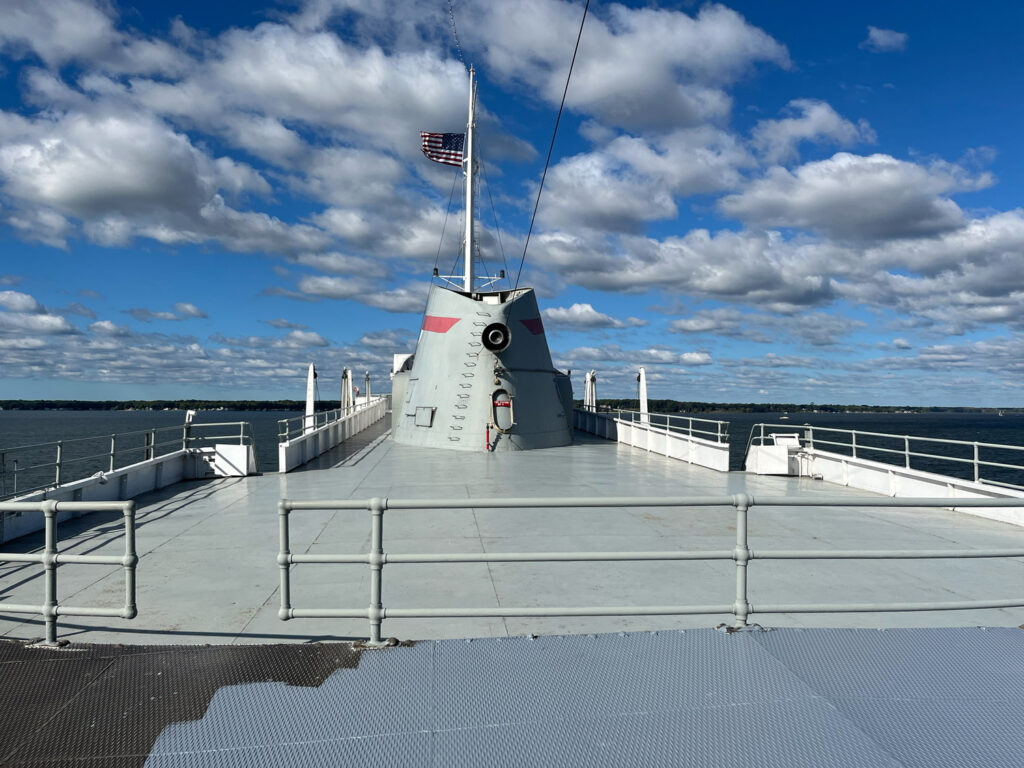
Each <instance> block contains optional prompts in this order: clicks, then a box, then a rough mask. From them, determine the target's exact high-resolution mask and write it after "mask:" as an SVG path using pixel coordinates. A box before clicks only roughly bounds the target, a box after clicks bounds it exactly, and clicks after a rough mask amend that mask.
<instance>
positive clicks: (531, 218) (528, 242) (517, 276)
mask: <svg viewBox="0 0 1024 768" xmlns="http://www.w3.org/2000/svg"><path fill="white" fill-rule="evenodd" d="M588 8H590V0H587V4H586V5H585V6H584V7H583V18H582V19H580V31H579V34H577V35H576V47H575V48H573V50H572V61H571V62H570V63H569V74H568V75H566V78H565V90H563V91H562V103H561V105H559V107H558V117H556V118H555V130H554V131H552V132H551V145H550V146H549V147H548V157H547V159H546V160H545V161H544V173H542V174H541V177H540V187H539V188H538V189H537V200H536V202H535V203H534V204H533V215H532V216H531V217H530V229H529V231H528V232H527V233H526V243H524V244H523V257H522V258H521V259H520V260H519V274H517V275H516V285H515V287H516V288H518V287H519V278H521V277H522V276H523V264H524V263H525V262H526V249H527V248H529V247H530V235H532V234H533V223H534V221H535V220H536V219H537V207H538V206H539V205H540V193H541V192H543V191H544V179H545V178H547V175H548V165H549V164H550V163H551V152H552V150H553V149H554V148H555V136H557V135H558V123H559V122H560V121H561V119H562V110H563V109H564V108H565V95H566V94H567V93H568V92H569V80H570V79H572V68H573V65H575V64H576V53H577V52H578V51H579V49H580V38H581V37H583V24H584V22H586V20H587V9H588Z"/></svg>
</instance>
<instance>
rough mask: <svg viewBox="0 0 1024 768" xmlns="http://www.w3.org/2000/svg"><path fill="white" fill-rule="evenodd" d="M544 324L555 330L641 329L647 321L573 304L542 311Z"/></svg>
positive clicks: (586, 305)
mask: <svg viewBox="0 0 1024 768" xmlns="http://www.w3.org/2000/svg"><path fill="white" fill-rule="evenodd" d="M541 315H542V316H543V317H544V322H545V324H546V325H549V326H551V327H553V328H578V329H592V328H640V327H643V326H645V325H647V324H648V323H647V321H646V320H641V319H640V318H638V317H627V318H626V319H625V320H619V319H618V318H615V317H612V316H611V315H606V314H604V313H603V312H598V311H597V310H596V309H594V307H593V306H592V305H591V304H573V305H572V306H571V307H551V308H549V309H544V310H541Z"/></svg>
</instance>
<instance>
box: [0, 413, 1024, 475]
mask: <svg viewBox="0 0 1024 768" xmlns="http://www.w3.org/2000/svg"><path fill="white" fill-rule="evenodd" d="M299 415H301V414H300V413H298V412H296V411H200V412H199V413H198V414H197V415H196V424H197V425H202V424H211V423H215V422H248V423H250V424H251V425H252V431H253V434H254V436H255V442H256V448H257V460H258V462H259V467H260V470H261V471H263V472H273V471H276V470H277V433H278V425H277V422H278V420H279V419H288V418H294V417H296V416H299ZM782 415H783V414H778V413H751V414H745V413H741V414H737V413H722V414H706V413H705V414H695V418H704V419H720V420H722V421H727V422H729V434H730V467H731V468H732V469H735V470H739V469H742V465H743V456H744V452H745V450H746V446H747V441H748V438H749V435H750V431H751V428H752V427H753V426H754V425H755V424H758V423H762V422H764V423H774V424H778V425H784V429H785V430H787V431H789V430H791V431H802V430H803V429H805V427H804V425H810V426H812V427H820V428H824V427H830V428H835V429H856V430H862V431H867V432H880V433H886V434H894V435H910V436H919V437H933V438H943V439H953V440H963V441H967V442H975V441H977V442H982V443H996V444H1002V445H1018V446H1024V414H1018V413H1009V414H1006V415H1005V416H999V415H997V414H968V413H926V414H902V413H849V414H842V413H801V412H794V413H790V414H788V416H789V418H788V420H781V416H782ZM184 419H185V415H184V412H183V411H0V451H6V456H5V457H4V461H5V462H6V470H7V472H6V475H7V479H8V483H7V485H8V487H7V488H6V492H7V493H9V492H10V491H11V487H10V475H11V469H12V462H13V459H14V458H15V457H17V458H18V460H19V476H20V478H21V479H20V480H19V487H20V488H21V489H22V490H24V489H25V488H26V485H27V484H29V482H30V479H31V477H33V476H35V477H36V478H37V481H38V484H42V483H44V482H52V474H53V469H52V467H45V468H41V469H38V470H34V471H31V472H30V471H29V470H28V469H27V467H29V466H31V465H33V464H49V463H51V462H53V460H54V458H55V455H54V454H55V450H54V447H53V446H52V445H48V446H45V447H42V448H39V449H35V450H33V451H28V452H25V451H18V452H12V451H9V450H8V449H10V448H13V447H16V446H25V445H32V444H40V443H52V442H54V441H57V440H64V441H73V440H76V439H77V438H95V439H93V440H85V441H76V442H66V443H65V446H64V449H63V450H64V460H65V462H66V466H67V470H66V471H68V472H70V473H72V474H71V476H72V477H84V476H87V475H89V474H92V473H94V472H97V471H100V470H104V469H107V468H108V466H109V456H108V455H107V454H108V452H109V444H110V435H111V434H114V433H117V434H125V433H138V434H135V435H132V436H129V437H125V438H123V439H119V443H118V457H117V466H123V465H125V464H128V463H131V462H132V461H138V460H140V459H141V458H142V455H143V444H144V435H143V434H141V431H144V430H150V429H154V428H170V427H181V425H182V424H183V423H184ZM195 431H196V433H197V434H202V433H206V434H214V433H216V434H229V433H230V434H232V435H236V434H237V427H232V428H230V429H228V428H224V429H221V428H201V427H197V428H196V430H195ZM772 431H782V430H779V429H773V430H772ZM157 435H158V437H157V442H158V447H157V453H165V452H167V451H169V450H173V449H176V448H177V447H180V442H181V433H180V431H178V430H171V429H168V430H166V431H162V432H158V433H157ZM819 439H835V440H840V439H841V438H838V437H831V436H829V435H827V433H818V432H816V433H815V441H816V442H817V441H818V440H819ZM842 439H846V438H842ZM161 442H166V445H165V446H160V445H159V443H161ZM876 444H877V445H881V446H882V447H888V448H891V449H892V450H899V451H902V450H903V447H904V443H903V440H902V438H900V439H898V440H890V441H878V442H876ZM822 447H824V446H822ZM840 450H841V449H840ZM911 450H913V451H917V452H920V453H933V454H935V455H940V456H949V455H957V456H962V457H967V458H970V456H971V455H972V453H973V449H972V448H971V447H970V446H964V447H962V448H959V449H957V448H954V447H951V446H941V445H929V444H926V443H915V444H914V445H913V446H912V448H911ZM843 452H847V453H848V452H849V450H846V451H843ZM858 455H865V456H867V457H868V458H879V459H883V458H885V456H884V455H882V454H874V455H872V454H871V452H870V450H869V449H865V448H863V447H862V446H860V447H859V449H858ZM82 457H92V458H84V459H83V458H82ZM981 458H982V459H983V460H988V461H996V462H999V463H1014V464H1018V465H1019V464H1022V463H1024V453H1017V454H1016V455H1014V454H1012V453H1010V452H1001V453H1000V452H998V451H992V450H989V451H988V452H984V451H983V452H982V455H981ZM77 459H82V460H77ZM888 460H889V461H894V460H895V461H898V462H901V461H902V459H900V458H899V457H895V459H894V458H893V456H890V457H889V459H888ZM912 466H914V467H916V468H919V469H926V470H932V471H941V472H943V473H944V474H952V475H958V476H962V477H970V476H971V473H972V472H973V468H972V467H971V466H969V465H957V464H950V463H949V462H937V461H936V460H931V459H914V461H913V463H912ZM987 477H989V478H990V479H993V480H999V481H1001V482H1011V483H1017V484H1024V476H1022V473H1021V471H1020V470H1005V469H999V468H994V469H990V470H988V474H987ZM40 478H41V479H40ZM65 478H67V475H65ZM2 491H3V489H2V488H0V492H2ZM0 495H2V493H0Z"/></svg>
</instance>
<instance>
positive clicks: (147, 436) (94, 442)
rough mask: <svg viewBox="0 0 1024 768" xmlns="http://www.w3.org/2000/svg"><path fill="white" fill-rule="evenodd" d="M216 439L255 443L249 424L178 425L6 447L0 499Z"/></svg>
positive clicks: (0, 459) (1, 453)
mask: <svg viewBox="0 0 1024 768" xmlns="http://www.w3.org/2000/svg"><path fill="white" fill-rule="evenodd" d="M211 431H212V434H211ZM218 442H220V443H223V442H237V443H238V444H239V445H253V446H254V445H255V438H254V437H253V430H252V424H250V423H249V422H248V421H232V422H209V423H194V424H183V425H181V426H172V427H154V428H153V429H140V430H135V431H133V432H120V433H117V434H113V435H101V436H95V437H77V438H73V439H71V440H58V441H56V442H52V443H38V444H35V445H20V446H16V447H13V448H5V449H3V450H0V499H5V498H10V497H12V496H20V495H22V494H26V493H31V492H32V491H38V490H42V489H44V488H59V487H60V486H62V485H66V484H68V483H71V482H75V481H76V480H82V479H84V478H86V477H88V476H89V475H91V474H95V473H96V472H113V471H114V470H115V469H119V468H121V467H125V466H128V465H129V464H135V463H137V462H140V461H148V460H150V459H155V458H156V457H158V456H164V455H166V454H168V453H173V452H175V451H182V450H187V449H189V448H200V447H203V446H208V445H213V444H214V443H218ZM253 453H254V455H255V451H253ZM257 469H258V467H257Z"/></svg>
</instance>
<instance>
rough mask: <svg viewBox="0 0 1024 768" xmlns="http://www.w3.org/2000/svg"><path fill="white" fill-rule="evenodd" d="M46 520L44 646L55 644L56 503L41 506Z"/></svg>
mask: <svg viewBox="0 0 1024 768" xmlns="http://www.w3.org/2000/svg"><path fill="white" fill-rule="evenodd" d="M43 515H44V516H45V518H46V530H45V534H44V535H45V537H46V538H45V543H44V545H43V568H44V571H45V572H44V580H45V581H44V584H43V589H44V597H43V621H44V623H45V625H46V629H45V633H46V636H45V637H44V638H43V642H44V643H45V644H46V645H56V644H57V502H56V501H47V502H46V503H45V504H44V505H43Z"/></svg>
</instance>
